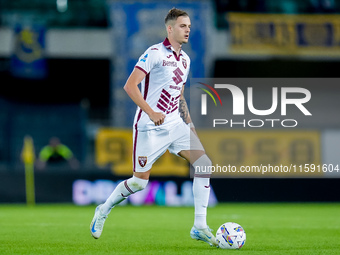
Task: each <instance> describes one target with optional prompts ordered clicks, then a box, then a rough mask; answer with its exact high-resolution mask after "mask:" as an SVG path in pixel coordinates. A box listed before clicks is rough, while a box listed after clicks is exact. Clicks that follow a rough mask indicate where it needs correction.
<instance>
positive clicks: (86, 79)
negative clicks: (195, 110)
mask: <svg viewBox="0 0 340 255" xmlns="http://www.w3.org/2000/svg"><path fill="white" fill-rule="evenodd" d="M172 7H177V8H181V9H184V10H187V11H188V13H189V14H190V17H191V22H192V31H191V38H190V43H189V44H188V45H185V46H183V48H184V50H185V51H186V52H188V54H189V55H190V57H191V59H192V67H191V77H192V78H200V77H234V78H253V77H262V78H266V77H268V78H269V77H270V78H298V77H300V78H337V77H338V66H339V65H340V16H339V13H340V1H339V0H299V1H297V0H295V1H294V0H211V1H208V0H202V1H199V0H197V1H167V2H163V1H130V0H129V1H113V0H112V1H110V0H31V1H26V0H11V1H7V0H0V84H1V86H0V109H1V111H0V173H1V175H2V178H1V181H2V182H4V183H5V184H6V185H5V186H6V187H10V186H11V185H12V187H20V188H19V191H18V190H17V191H13V189H11V191H8V190H7V188H3V190H2V192H1V193H0V197H1V199H0V201H4V202H22V201H24V197H25V192H24V189H25V183H24V169H25V164H24V163H25V162H24V161H23V157H22V155H23V151H24V139H25V137H31V138H32V141H33V152H34V156H35V160H34V169H35V170H34V171H35V176H36V184H35V185H36V189H37V192H36V196H37V200H38V201H42V202H53V201H57V202H58V201H62V202H63V201H66V202H67V201H73V202H75V201H81V202H79V203H80V204H86V203H91V202H96V201H100V198H97V199H92V200H91V198H88V197H87V199H88V200H86V199H85V197H86V196H85V195H84V194H85V193H86V194H87V193H89V192H90V193H91V192H92V193H104V195H102V197H105V196H106V194H107V192H109V191H107V190H110V188H112V186H113V185H114V183H109V184H108V183H107V182H102V183H101V184H100V185H101V186H100V188H98V187H99V186H98V185H99V184H98V183H97V182H96V180H100V179H110V180H114V181H116V180H119V179H121V178H123V177H124V176H129V175H130V174H131V166H132V164H131V151H132V133H131V132H132V128H131V125H132V121H133V115H134V112H135V109H136V108H135V105H134V104H133V102H132V101H131V100H130V99H129V98H127V96H126V94H125V92H124V91H123V89H122V87H123V85H124V83H125V81H126V79H127V78H128V75H129V73H130V72H131V71H132V68H133V66H134V64H135V63H136V61H137V59H138V57H139V56H140V55H141V54H142V53H143V52H144V50H146V49H147V48H148V47H149V46H150V45H152V44H155V43H159V42H161V41H162V40H163V39H164V38H165V35H166V34H165V29H164V17H165V15H166V13H167V11H168V10H169V9H170V8H172ZM188 86H189V87H190V84H189V85H188ZM339 86H340V85H339ZM339 86H336V85H335V86H334V88H329V87H327V91H326V92H325V88H323V87H322V84H320V87H319V88H315V87H314V90H315V91H316V92H315V93H319V92H320V93H326V95H325V97H324V98H326V97H327V95H330V96H332V98H334V97H335V99H334V100H336V95H339V94H338V93H339ZM188 91H189V90H188ZM316 104H318V102H317V103H316ZM319 104H320V105H321V104H322V103H320V102H319ZM337 106H339V104H336V102H335V103H334V104H332V106H331V107H333V108H332V112H334V111H335V108H334V107H337ZM322 109H323V110H324V111H328V110H329V109H328V108H327V107H325V106H324V105H323V108H322ZM320 123H321V120H320V121H319V122H318V123H317V124H316V125H315V126H310V127H306V126H304V129H303V130H298V129H297V130H295V131H296V132H297V133H295V134H294V132H293V134H290V135H288V136H286V134H285V133H283V131H282V130H279V128H277V129H275V130H276V131H274V132H277V133H274V134H273V135H272V139H274V140H275V139H276V140H275V141H276V142H277V143H278V145H277V146H278V148H276V147H273V150H276V149H278V150H279V151H281V152H280V153H281V154H280V157H283V158H284V159H283V162H286V163H287V164H290V163H296V162H293V159H290V158H288V157H289V155H290V154H294V155H296V153H297V155H300V154H298V153H301V155H302V156H301V157H300V161H299V162H298V163H302V162H305V163H315V164H322V163H332V164H336V163H338V162H339V161H337V159H338V158H339V153H338V151H339V150H338V149H337V144H338V142H340V131H339V130H340V124H339V116H338V115H336V116H331V117H329V118H327V119H326V121H323V122H322V124H320ZM302 126H303V125H302ZM306 129H308V132H309V131H311V130H312V131H311V132H310V133H308V132H307V135H306V137H305V138H304V139H305V141H307V142H305V143H301V144H300V145H301V146H300V145H298V146H297V147H296V148H295V147H294V150H292V149H291V148H288V147H287V148H286V147H280V142H282V141H283V140H287V139H288V140H289V139H291V141H292V143H293V142H294V141H295V140H294V139H297V138H296V137H299V134H300V133H298V132H305V130H306ZM248 131H249V130H248ZM242 132H243V131H242V130H241V133H232V135H233V137H234V138H235V139H236V140H237V139H239V141H240V143H243V142H244V143H245V144H246V145H245V147H247V146H248V147H254V146H255V145H256V137H257V136H258V137H260V138H261V139H264V138H266V137H265V134H263V133H261V134H257V133H253V134H249V133H247V134H246V133H242ZM244 132H246V131H244ZM203 136H204V138H203V140H204V139H207V138H209V132H208V133H207V134H203ZM285 137H288V138H285ZM290 137H291V138H290ZM248 138H249V139H248ZM229 140H230V139H229ZM229 140H228V141H229ZM275 141H274V142H275ZM225 146H226V147H225V148H226V149H225V150H226V151H228V152H230V153H232V154H233V155H234V159H235V158H239V157H238V155H236V156H235V153H236V154H237V152H238V151H239V150H238V147H237V143H236V145H235V140H234V141H232V145H231V146H230V147H228V145H225ZM235 146H236V147H237V148H236V152H235V150H234V149H233V148H234V147H235ZM299 146H300V147H299ZM256 148H258V147H256ZM270 148H271V147H269V149H270ZM26 149H27V148H26ZM241 149H242V148H241ZM215 150H219V152H218V153H223V151H224V150H221V149H215ZM255 150H256V149H255ZM258 150H261V148H260V149H258ZM221 151H222V152H221ZM241 151H242V150H241ZM250 151H252V150H250ZM311 151H312V152H311ZM212 153H214V149H212ZM230 153H229V154H228V155H230ZM250 153H252V152H250ZM253 153H254V154H256V151H255V152H253ZM306 153H307V154H308V155H307V156H305V155H306ZM311 153H312V154H311ZM313 153H314V154H313ZM310 155H312V156H310ZM262 156H263V155H262ZM262 156H261V157H262ZM259 157H260V156H259ZM295 158H299V156H298V157H295ZM301 158H302V159H301ZM262 159H263V160H264V163H266V161H265V160H268V162H271V161H270V160H271V159H270V157H267V159H266V157H262ZM230 160H232V158H231V159H230ZM247 162H248V161H247ZM268 162H267V163H268ZM278 162H281V161H278ZM238 163H240V162H238ZM241 163H242V162H241ZM272 163H274V164H275V162H272ZM188 173H189V168H188V165H187V164H186V163H185V162H183V161H182V160H181V159H178V158H176V157H174V156H172V155H169V154H166V155H164V156H163V157H162V159H161V160H160V161H159V162H158V163H157V164H156V166H155V170H154V176H156V177H157V176H158V177H159V178H160V180H164V181H168V180H169V179H172V178H175V179H176V178H178V180H179V181H178V180H177V179H176V180H177V181H176V182H175V183H176V184H177V185H178V192H179V193H180V191H179V190H180V188H179V187H180V185H182V183H183V182H184V180H182V179H181V178H183V179H185V178H187V177H188V176H189V175H188ZM326 175H327V174H326ZM338 176H339V174H338V173H336V172H335V171H332V173H331V174H329V173H328V176H327V177H331V179H333V180H332V181H336V180H338V179H337V178H338ZM272 177H276V176H272ZM279 177H285V176H279ZM289 177H294V176H289ZM299 177H301V176H299ZM308 177H310V176H308ZM311 177H313V178H312V179H313V180H311V181H310V182H307V184H306V185H312V181H315V180H319V183H322V182H325V181H323V180H322V179H324V178H323V177H325V174H323V173H321V174H318V175H316V176H311ZM79 180H81V181H82V182H79ZM77 181H78V182H77ZM263 181H264V182H267V181H268V180H263ZM245 182H249V180H243V182H242V179H241V180H239V179H235V180H234V183H235V184H234V185H239V184H243V183H245ZM75 183H76V184H77V185H78V186H75V185H76V184H75ZM97 184H98V185H97ZM267 184H268V185H270V184H269V183H267ZM13 185H14V186H13ZM67 185H68V186H67ZM96 185H97V186H98V187H97V186H96ZM105 185H106V186H105ZM169 185H170V184H169ZM254 185H255V184H254ZM256 185H257V184H256ZM275 185H276V184H275ZM275 185H273V187H272V188H275V187H274V186H275ZM282 185H286V184H282ZM313 185H314V184H313ZM321 185H322V184H321ZM325 185H329V183H327V184H325ZM170 186H171V185H170ZM170 186H169V187H170ZM52 187H53V189H54V190H56V189H57V190H58V187H62V190H63V191H62V192H59V195H56V194H55V195H54V196H52V197H51V196H50V195H49V192H50V189H52ZM88 187H92V188H88ZM103 187H104V188H103ZM105 187H106V188H105ZM176 187H177V186H176ZM176 187H175V188H173V189H174V190H175V191H176V189H177V188H176ZM216 187H217V188H216V189H219V190H223V187H224V186H223V183H222V184H216ZM87 188H88V189H87ZM182 188H183V185H182ZM91 189H92V191H89V190H91ZM165 189H166V188H165ZM93 190H95V191H93ZM103 190H104V191H106V193H105V192H104V191H103ZM169 190H171V188H169ZM21 191H22V192H21ZM63 192H64V193H63ZM169 192H170V191H169ZM247 192H248V191H247ZM259 192H260V191H259ZM92 193H91V194H92ZM175 193H176V192H175ZM217 193H218V192H216V194H217ZM219 193H220V195H219V196H220V197H218V200H221V201H226V200H228V199H231V200H233V199H234V200H237V198H236V197H237V196H236V195H235V198H232V197H231V198H230V197H223V195H221V193H222V192H219ZM292 193H293V191H292ZM77 194H78V195H79V196H80V198H79V197H76V196H77ZM248 194H249V193H248ZM259 194H260V193H256V192H255V194H254V197H255V195H258V196H260V195H259ZM91 196H92V198H93V197H94V196H95V195H93V194H92V195H91ZM240 196H244V197H246V192H244V194H243V195H242V194H240ZM306 196H308V194H307V195H306ZM306 196H304V195H301V196H300V197H298V198H296V199H298V200H299V199H300V200H301V199H306ZM75 197H76V198H75ZM82 199H83V200H82ZM101 199H102V198H101ZM318 199H319V200H322V198H321V197H318ZM332 199H333V200H336V199H338V198H337V197H335V198H332ZM241 200H242V199H241ZM245 200H247V199H246V198H245ZM255 200H256V199H255ZM268 200H271V198H268ZM176 203H177V202H176Z"/></svg>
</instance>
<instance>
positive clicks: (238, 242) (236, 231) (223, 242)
mask: <svg viewBox="0 0 340 255" xmlns="http://www.w3.org/2000/svg"><path fill="white" fill-rule="evenodd" d="M216 240H217V242H218V246H219V247H220V248H222V249H241V247H242V246H243V245H244V244H245V242H246V232H245V231H244V229H243V228H242V227H241V225H239V224H237V223H234V222H226V223H224V224H222V225H221V226H220V227H219V228H218V230H217V232H216Z"/></svg>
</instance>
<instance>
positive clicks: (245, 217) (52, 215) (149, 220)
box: [0, 203, 340, 255]
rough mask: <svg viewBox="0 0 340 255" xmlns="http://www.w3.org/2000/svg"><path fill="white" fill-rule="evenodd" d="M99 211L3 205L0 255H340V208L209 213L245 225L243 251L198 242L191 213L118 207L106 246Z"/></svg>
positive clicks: (211, 218)
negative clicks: (93, 228) (96, 221)
mask: <svg viewBox="0 0 340 255" xmlns="http://www.w3.org/2000/svg"><path fill="white" fill-rule="evenodd" d="M94 209H95V206H86V207H79V206H74V205H37V206H35V207H26V206H25V205H0V236H1V237H0V254H236V253H242V254H252V255H253V254H340V241H339V240H340V204H338V203H334V204H323V203H321V204H319V203H312V204H309V203H306V204H288V203H279V204H220V205H218V206H216V207H214V208H209V210H208V224H209V225H210V227H211V228H213V229H214V233H215V231H216V230H217V228H218V226H220V225H221V224H222V223H224V222H227V221H234V222H237V223H239V224H241V225H242V226H243V227H244V229H245V231H246V233H247V241H246V244H245V246H244V247H243V248H242V249H241V250H222V249H217V248H213V247H210V246H209V245H208V244H206V243H204V242H199V241H195V240H192V239H191V238H190V236H189V231H190V229H191V227H192V224H193V208H191V207H179V208H169V207H159V206H141V207H132V206H125V207H120V206H119V207H116V208H115V209H113V210H112V212H111V214H110V216H109V217H108V219H107V221H106V224H105V228H104V231H103V234H102V236H101V238H100V239H98V240H95V239H93V238H92V237H91V235H90V231H89V225H90V222H91V220H92V217H93V213H94Z"/></svg>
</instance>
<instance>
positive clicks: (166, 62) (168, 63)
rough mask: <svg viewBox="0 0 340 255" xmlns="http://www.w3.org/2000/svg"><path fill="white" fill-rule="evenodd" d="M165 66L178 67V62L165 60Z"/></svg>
mask: <svg viewBox="0 0 340 255" xmlns="http://www.w3.org/2000/svg"><path fill="white" fill-rule="evenodd" d="M163 66H172V67H177V63H176V61H167V60H163Z"/></svg>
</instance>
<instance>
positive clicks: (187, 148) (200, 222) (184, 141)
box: [169, 123, 217, 246]
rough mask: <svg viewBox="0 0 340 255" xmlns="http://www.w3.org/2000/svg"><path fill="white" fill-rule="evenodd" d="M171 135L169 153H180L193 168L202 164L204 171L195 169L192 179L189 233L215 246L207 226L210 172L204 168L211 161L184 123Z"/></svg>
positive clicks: (207, 166) (209, 164)
mask: <svg viewBox="0 0 340 255" xmlns="http://www.w3.org/2000/svg"><path fill="white" fill-rule="evenodd" d="M173 130H174V132H173V136H176V135H177V137H176V138H177V139H175V141H174V142H173V143H172V145H171V146H170V147H169V151H170V152H171V153H174V154H177V155H180V156H181V157H183V158H185V159H186V160H187V161H189V162H190V164H191V165H192V166H193V167H194V169H198V168H200V167H202V166H206V167H205V168H202V170H204V171H199V170H198V171H195V175H194V180H193V194H194V205H195V220H194V227H193V228H192V229H191V232H190V235H191V237H192V238H194V239H197V240H202V241H205V242H207V243H209V244H211V245H214V246H216V245H217V243H216V240H215V237H214V235H213V234H212V233H211V230H210V229H209V227H208V226H207V220H206V218H207V207H208V202H209V195H210V173H207V172H206V171H205V170H206V169H210V168H209V166H211V161H210V159H209V158H208V156H207V155H206V154H205V151H204V148H203V146H202V144H201V142H200V141H199V139H198V137H197V136H196V135H195V134H194V133H193V132H192V131H191V130H190V128H189V127H188V126H187V125H185V124H184V123H183V124H182V125H179V127H178V130H176V129H173ZM178 134H181V135H178Z"/></svg>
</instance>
